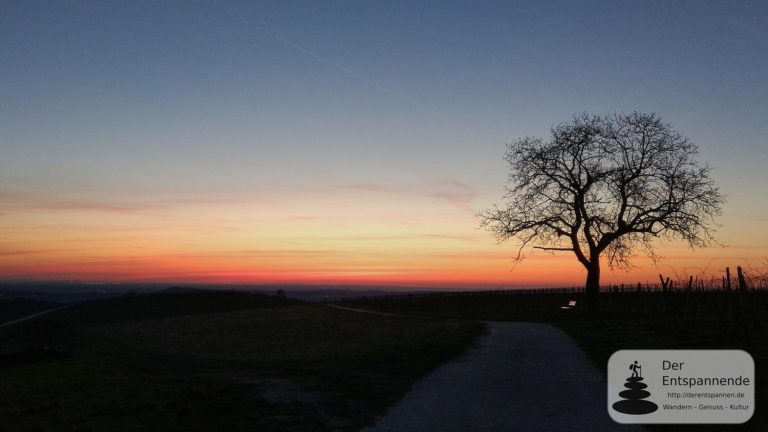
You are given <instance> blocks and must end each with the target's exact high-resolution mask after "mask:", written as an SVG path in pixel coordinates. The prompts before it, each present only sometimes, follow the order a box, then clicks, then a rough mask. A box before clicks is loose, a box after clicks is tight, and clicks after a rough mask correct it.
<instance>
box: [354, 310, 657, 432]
mask: <svg viewBox="0 0 768 432" xmlns="http://www.w3.org/2000/svg"><path fill="white" fill-rule="evenodd" d="M486 324H487V326H488V334H487V335H486V336H483V337H481V338H480V339H479V340H478V341H477V343H476V344H475V346H474V347H472V348H470V349H469V350H468V351H467V352H465V353H464V354H463V355H461V356H459V357H457V358H455V359H453V360H451V361H449V362H447V363H444V364H443V365H441V366H439V367H438V368H437V369H435V370H434V371H433V372H431V373H430V374H429V375H427V376H425V377H424V378H422V379H421V380H419V381H418V382H417V383H416V384H415V385H414V386H413V388H412V389H411V391H410V392H409V393H408V394H406V395H405V397H404V398H403V399H402V400H401V401H400V402H399V403H398V404H397V405H395V406H394V407H393V408H390V410H389V411H388V412H387V413H386V414H385V415H384V417H383V418H381V419H380V420H379V421H378V422H377V423H376V424H375V425H374V426H373V427H369V428H366V429H364V431H365V432H393V431H397V432H406V431H414V432H415V431H440V432H453V431H456V432H474V431H477V432H501V431H514V432H529V431H530V432H534V431H535V432H550V431H551V432H559V431H563V432H580V431H584V432H614V431H615V432H624V431H644V429H643V428H641V427H639V426H634V425H620V424H618V423H615V422H614V421H613V420H611V419H610V417H609V416H608V412H607V409H606V407H607V401H606V399H607V395H606V385H605V381H604V379H603V377H602V375H601V374H600V373H599V372H598V371H597V369H595V367H594V366H593V365H592V363H591V362H590V361H589V359H588V358H587V357H586V355H585V354H584V352H583V351H582V350H581V349H580V348H579V347H578V346H577V345H576V343H575V342H574V341H573V339H572V338H571V337H570V336H569V335H567V334H566V333H564V332H563V331H562V330H559V329H557V328H555V327H553V326H551V325H548V324H540V323H524V322H487V323H486Z"/></svg>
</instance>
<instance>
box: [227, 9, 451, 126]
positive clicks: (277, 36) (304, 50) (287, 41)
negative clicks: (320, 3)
mask: <svg viewBox="0 0 768 432" xmlns="http://www.w3.org/2000/svg"><path fill="white" fill-rule="evenodd" d="M219 1H220V2H221V3H222V4H224V5H225V6H226V7H228V8H229V9H231V10H233V11H235V13H238V12H239V13H238V16H239V17H240V19H241V20H242V21H243V22H244V23H245V24H247V25H248V26H250V27H253V28H256V29H257V30H259V31H260V32H262V33H264V34H266V35H268V36H270V37H272V38H274V39H276V40H278V41H280V42H281V43H283V44H285V45H287V46H289V47H291V48H294V49H295V50H297V51H299V52H301V53H302V54H304V55H306V56H309V57H311V58H313V59H315V60H317V61H320V62H323V63H325V64H327V65H329V66H331V67H333V68H335V69H337V70H339V71H341V72H343V73H345V74H347V75H349V76H352V77H354V78H356V79H359V80H361V81H363V82H365V83H367V84H368V85H370V86H371V87H374V88H376V89H378V90H381V91H382V92H384V93H387V94H388V95H390V96H394V97H396V98H398V99H400V100H402V101H405V102H407V103H409V104H411V105H413V106H415V107H417V108H419V109H422V110H424V111H428V112H430V113H431V114H434V115H436V116H438V117H440V118H441V119H443V120H448V116H446V115H445V114H443V113H441V112H440V111H437V110H435V109H434V108H430V107H428V106H426V105H424V104H422V103H420V102H418V101H415V100H413V99H411V98H409V97H408V96H406V95H404V94H402V93H398V92H396V91H394V90H392V89H390V88H388V87H387V86H384V85H382V84H380V83H378V82H376V81H374V80H372V79H370V78H368V77H366V76H365V75H362V74H360V73H358V72H355V71H354V70H352V69H350V68H348V67H346V66H344V65H341V64H339V63H337V62H335V61H333V60H331V59H329V58H326V57H323V56H321V55H319V54H316V53H315V52H313V51H310V50H309V49H307V47H305V46H304V45H302V44H300V43H298V42H295V41H293V40H291V39H288V38H286V37H285V36H283V35H281V34H279V33H277V32H275V31H272V30H270V29H269V28H267V27H265V26H263V25H260V24H258V23H253V22H251V20H249V19H248V18H246V17H245V12H244V11H242V10H239V11H238V9H239V8H237V7H235V5H233V4H231V3H229V2H228V1H226V0H219Z"/></svg>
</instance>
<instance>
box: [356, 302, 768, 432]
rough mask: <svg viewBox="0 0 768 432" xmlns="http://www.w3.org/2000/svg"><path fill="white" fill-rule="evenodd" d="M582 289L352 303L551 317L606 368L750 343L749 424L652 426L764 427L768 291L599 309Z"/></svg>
mask: <svg viewBox="0 0 768 432" xmlns="http://www.w3.org/2000/svg"><path fill="white" fill-rule="evenodd" d="M574 299H575V300H577V305H583V304H584V300H585V298H584V295H583V294H581V293H576V294H572V293H560V292H546V291H543V292H541V293H536V294H528V293H525V294H523V293H514V292H508V291H506V292H475V293H455V294H430V295H411V296H392V297H383V298H371V299H357V300H351V301H347V302H345V304H346V305H349V306H354V307H359V308H365V309H371V310H378V311H384V312H393V313H400V314H407V315H416V316H430V317H453V318H464V319H469V320H500V321H536V322H547V323H550V324H553V325H555V326H557V327H560V328H561V329H563V330H565V331H566V332H568V333H569V334H570V335H571V336H573V338H574V339H575V340H576V341H577V342H578V343H579V345H580V346H581V347H582V348H583V349H584V350H585V351H586V352H587V354H588V355H590V357H591V358H592V360H593V361H594V362H595V364H596V366H597V367H598V369H599V370H601V371H605V370H606V366H607V363H608V358H609V357H610V355H611V354H612V353H613V352H615V351H617V350H620V349H718V348H719V349H724V348H733V349H744V350H746V351H748V352H749V353H750V354H751V355H752V356H753V358H754V360H755V368H756V385H755V388H756V397H757V401H756V404H755V406H756V410H755V415H754V416H753V418H752V419H751V420H750V421H749V422H747V423H746V424H744V425H698V426H687V427H686V426H680V425H675V426H672V425H670V426H654V427H653V428H652V429H653V430H657V431H673V430H674V431H723V432H724V431H754V432H758V431H766V430H768V397H766V395H767V393H766V392H765V391H763V390H761V389H763V388H764V385H766V384H768V379H766V378H765V377H764V376H763V374H762V373H761V371H765V370H768V337H766V334H768V292H767V291H751V292H744V293H741V292H737V291H731V292H728V291H691V292H688V291H677V292H666V293H665V292H640V293H636V292H620V293H603V294H600V302H599V308H600V309H599V313H596V314H592V313H588V312H587V311H585V310H584V308H583V307H577V308H576V309H574V310H567V311H564V310H562V309H560V306H563V305H565V304H567V303H568V301H569V300H574Z"/></svg>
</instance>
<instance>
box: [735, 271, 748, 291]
mask: <svg viewBox="0 0 768 432" xmlns="http://www.w3.org/2000/svg"><path fill="white" fill-rule="evenodd" d="M736 274H737V275H738V278H739V290H741V291H746V290H747V281H746V279H744V272H743V271H742V270H741V266H738V267H736Z"/></svg>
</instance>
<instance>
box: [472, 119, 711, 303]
mask: <svg viewBox="0 0 768 432" xmlns="http://www.w3.org/2000/svg"><path fill="white" fill-rule="evenodd" d="M697 154H698V149H697V147H696V145H695V144H693V143H692V142H690V141H689V140H688V139H687V138H685V137H684V136H683V135H681V134H680V133H678V132H677V131H675V130H674V129H673V128H672V126H671V125H669V124H667V123H664V122H663V121H662V120H661V119H660V118H659V117H658V116H656V115H655V114H643V113H636V112H635V113H632V114H614V115H609V116H591V115H588V114H586V113H583V114H578V115H576V116H574V118H573V121H571V122H570V123H566V124H561V125H559V126H557V127H555V128H553V129H552V131H551V138H550V140H549V141H547V142H544V141H543V140H541V139H539V138H522V139H519V140H517V141H515V142H513V143H512V144H509V145H508V146H507V153H506V158H505V159H506V160H507V162H509V165H510V169H511V170H510V174H509V179H508V183H507V186H506V194H505V195H504V199H505V202H504V204H503V205H502V206H499V205H494V206H493V207H492V208H490V209H488V210H485V211H483V212H482V213H481V214H480V216H481V218H482V226H484V227H485V228H487V229H488V230H490V231H491V232H493V234H494V235H495V237H496V238H497V240H499V242H500V243H501V242H504V241H507V240H510V239H516V240H518V241H519V249H518V254H517V259H518V260H519V259H522V257H523V254H524V251H525V250H527V248H528V247H533V248H537V249H543V250H546V251H570V252H573V253H574V254H575V255H576V258H577V259H578V260H579V262H580V263H581V264H583V265H584V267H585V268H586V269H587V280H586V289H587V292H588V293H592V294H595V293H597V292H598V291H599V287H600V260H601V258H603V257H604V258H605V259H607V263H608V265H609V267H610V268H612V269H613V268H624V269H627V268H630V259H631V258H632V257H633V256H634V255H635V254H636V252H637V250H638V249H644V250H645V251H646V252H647V254H648V255H649V256H651V257H652V258H653V259H657V258H658V256H657V254H656V252H655V249H654V246H655V243H656V240H657V239H658V238H662V239H675V238H677V239H682V240H685V241H687V242H688V244H689V245H690V246H691V247H692V248H693V247H702V246H706V245H707V244H709V243H710V242H711V241H713V240H714V239H713V237H712V232H713V231H714V229H715V228H716V226H717V225H716V224H715V221H714V217H715V216H717V215H719V214H720V212H721V205H722V204H723V202H724V197H723V195H722V194H721V193H720V191H719V189H718V187H717V186H716V185H715V183H714V182H713V180H712V179H711V178H710V168H709V167H708V166H706V165H705V166H700V165H699V164H698V162H697V161H696V156H697Z"/></svg>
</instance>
